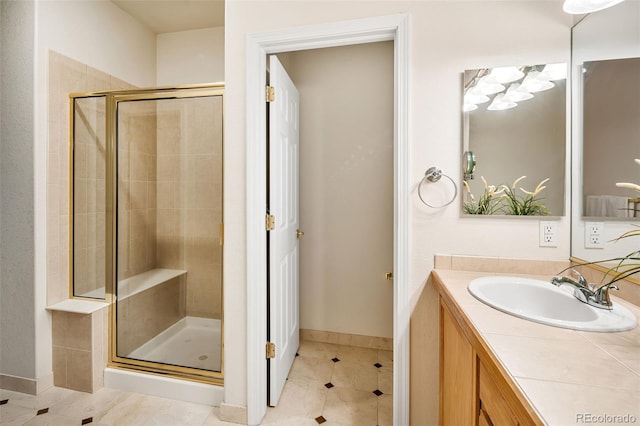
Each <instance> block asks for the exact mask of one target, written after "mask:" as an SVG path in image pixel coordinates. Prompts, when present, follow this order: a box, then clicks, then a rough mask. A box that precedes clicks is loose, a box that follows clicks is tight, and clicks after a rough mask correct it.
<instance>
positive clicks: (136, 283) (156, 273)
mask: <svg viewBox="0 0 640 426" xmlns="http://www.w3.org/2000/svg"><path fill="white" fill-rule="evenodd" d="M186 274H187V271H185V270H183V269H166V268H156V269H150V270H148V271H146V272H143V273H141V274H138V275H134V276H132V277H129V278H125V279H123V280H120V281H119V282H118V299H119V300H124V299H126V298H127V297H131V296H133V295H135V294H138V293H141V292H143V291H145V290H148V289H150V288H152V287H155V286H157V285H160V284H163V283H165V282H167V281H169V280H172V279H174V278H176V277H181V276H183V275H186Z"/></svg>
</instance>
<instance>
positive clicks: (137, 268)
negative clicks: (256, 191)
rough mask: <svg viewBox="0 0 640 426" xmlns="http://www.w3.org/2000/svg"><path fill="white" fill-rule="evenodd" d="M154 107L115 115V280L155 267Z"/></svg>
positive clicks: (143, 105) (131, 107) (127, 108)
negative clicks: (116, 216) (116, 268)
mask: <svg viewBox="0 0 640 426" xmlns="http://www.w3.org/2000/svg"><path fill="white" fill-rule="evenodd" d="M156 129H157V126H156V108H155V102H154V101H143V102H126V103H120V106H119V112H118V280H122V279H124V278H129V277H131V276H134V275H138V274H141V273H142V272H146V271H148V270H150V269H154V268H156V266H157V265H156V206H157V203H156V170H157V166H156V159H157V156H156Z"/></svg>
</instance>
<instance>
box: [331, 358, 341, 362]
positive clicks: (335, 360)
mask: <svg viewBox="0 0 640 426" xmlns="http://www.w3.org/2000/svg"><path fill="white" fill-rule="evenodd" d="M331 361H333V362H339V361H340V358H331Z"/></svg>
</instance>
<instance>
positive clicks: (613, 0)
mask: <svg viewBox="0 0 640 426" xmlns="http://www.w3.org/2000/svg"><path fill="white" fill-rule="evenodd" d="M622 1H623V0H565V1H564V4H563V5H562V10H564V11H565V12H567V13H571V14H573V15H581V14H585V13H592V12H597V11H599V10H604V9H606V8H609V7H611V6H615V5H616V4H618V3H622Z"/></svg>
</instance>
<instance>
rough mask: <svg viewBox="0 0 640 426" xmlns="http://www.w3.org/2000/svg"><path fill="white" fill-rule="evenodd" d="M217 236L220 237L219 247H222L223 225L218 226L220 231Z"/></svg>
mask: <svg viewBox="0 0 640 426" xmlns="http://www.w3.org/2000/svg"><path fill="white" fill-rule="evenodd" d="M218 234H219V237H220V245H221V246H223V245H224V223H221V224H220V231H219V233H218Z"/></svg>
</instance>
